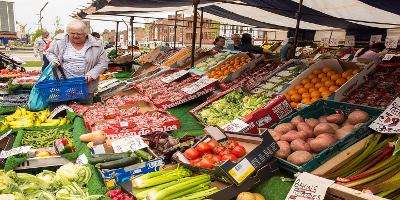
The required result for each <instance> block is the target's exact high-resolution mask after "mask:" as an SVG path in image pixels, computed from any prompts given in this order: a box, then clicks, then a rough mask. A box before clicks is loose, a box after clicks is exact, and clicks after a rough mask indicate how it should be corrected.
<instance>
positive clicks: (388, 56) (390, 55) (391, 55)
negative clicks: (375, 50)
mask: <svg viewBox="0 0 400 200" xmlns="http://www.w3.org/2000/svg"><path fill="white" fill-rule="evenodd" d="M395 55H396V54H390V53H388V54H386V55H385V57H383V58H382V60H390V59H392V58H393V57H394V56H395Z"/></svg>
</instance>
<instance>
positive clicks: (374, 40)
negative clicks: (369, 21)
mask: <svg viewBox="0 0 400 200" xmlns="http://www.w3.org/2000/svg"><path fill="white" fill-rule="evenodd" d="M381 40H382V35H371V39H370V40H369V44H375V43H377V42H380V41H381Z"/></svg>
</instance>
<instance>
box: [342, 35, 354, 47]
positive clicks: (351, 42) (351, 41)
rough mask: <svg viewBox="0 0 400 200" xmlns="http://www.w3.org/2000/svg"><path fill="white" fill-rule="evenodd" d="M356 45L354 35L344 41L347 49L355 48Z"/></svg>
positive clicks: (348, 36) (347, 36)
mask: <svg viewBox="0 0 400 200" xmlns="http://www.w3.org/2000/svg"><path fill="white" fill-rule="evenodd" d="M355 44H356V38H355V37H354V35H346V38H345V39H344V46H346V47H354V45H355Z"/></svg>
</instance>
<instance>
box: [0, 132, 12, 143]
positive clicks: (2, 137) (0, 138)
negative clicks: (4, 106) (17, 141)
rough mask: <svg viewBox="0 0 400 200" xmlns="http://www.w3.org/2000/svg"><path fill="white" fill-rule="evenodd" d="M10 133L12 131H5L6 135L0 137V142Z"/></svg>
mask: <svg viewBox="0 0 400 200" xmlns="http://www.w3.org/2000/svg"><path fill="white" fill-rule="evenodd" d="M11 132H12V130H9V131H7V133H4V134H3V135H1V136H0V141H1V140H2V139H4V138H6V137H7V136H8V135H10V133H11Z"/></svg>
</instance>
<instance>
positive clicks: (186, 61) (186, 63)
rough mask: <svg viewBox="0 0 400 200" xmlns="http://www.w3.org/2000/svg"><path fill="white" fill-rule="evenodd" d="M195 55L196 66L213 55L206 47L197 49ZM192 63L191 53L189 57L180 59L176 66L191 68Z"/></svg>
mask: <svg viewBox="0 0 400 200" xmlns="http://www.w3.org/2000/svg"><path fill="white" fill-rule="evenodd" d="M194 56H195V57H194V66H196V65H197V64H199V63H201V62H203V61H204V60H206V59H207V58H208V57H210V56H211V55H209V54H208V53H207V51H206V50H205V49H202V48H198V49H197V50H196V53H195V55H194ZM191 64H192V58H191V54H189V55H188V56H187V57H185V58H183V59H181V60H180V61H178V62H177V63H176V68H179V69H189V68H191V67H192V66H191Z"/></svg>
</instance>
